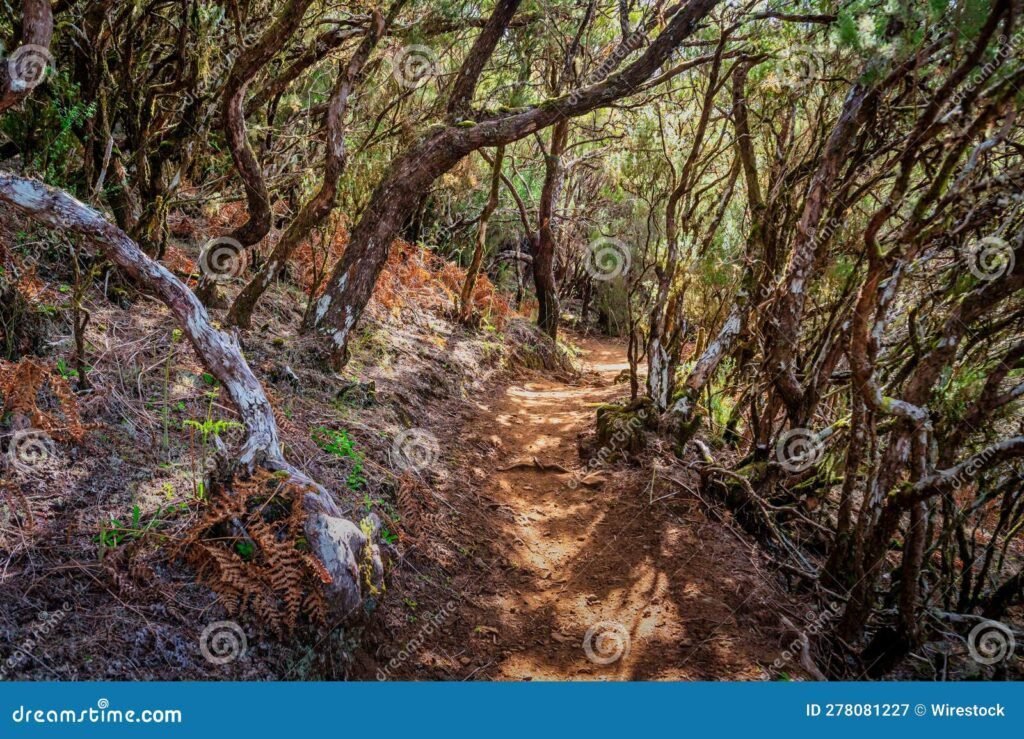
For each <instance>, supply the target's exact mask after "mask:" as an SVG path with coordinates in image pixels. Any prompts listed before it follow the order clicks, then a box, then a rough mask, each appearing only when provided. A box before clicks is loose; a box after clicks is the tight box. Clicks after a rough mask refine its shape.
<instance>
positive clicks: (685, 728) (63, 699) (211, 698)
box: [0, 682, 1024, 739]
mask: <svg viewBox="0 0 1024 739" xmlns="http://www.w3.org/2000/svg"><path fill="white" fill-rule="evenodd" d="M946 704H948V705H950V706H953V707H960V708H964V709H970V710H973V709H972V707H974V706H979V707H984V708H985V709H986V710H992V711H995V712H999V711H1001V712H1002V713H1003V714H1004V715H1002V716H999V715H995V716H990V717H988V716H987V717H982V716H971V715H961V716H956V715H950V716H946V717H939V716H936V715H934V710H935V709H934V708H933V707H934V706H940V705H946ZM809 706H816V708H811V707H809ZM837 706H838V708H837ZM846 706H850V708H846ZM50 710H53V711H61V710H63V711H66V712H75V715H76V720H77V717H79V716H81V717H82V718H83V719H84V722H82V723H69V722H64V723H60V724H54V723H39V722H37V721H36V720H35V719H36V718H37V717H39V716H40V714H36V713H35V712H36V711H43V712H44V713H43V714H41V715H42V717H43V718H48V717H47V715H46V713H45V712H46V711H50ZM90 710H91V711H92V712H91V714H90V713H89V712H90ZM144 710H149V711H180V712H181V722H180V723H138V722H136V723H126V722H124V718H123V717H124V716H125V715H126V712H127V711H135V718H136V721H138V719H139V717H140V716H141V712H142V711H144ZM0 711H2V713H0V737H8V736H12V737H13V736H19V737H20V736H92V735H102V736H107V737H116V736H160V737H176V736H182V737H206V736H211V737H212V736H216V737H221V738H222V739H248V737H262V736H269V735H271V734H279V735H282V736H302V734H301V733H300V732H303V733H304V732H309V731H317V732H327V733H326V734H323V735H324V736H329V737H332V738H333V737H338V738H339V739H340V738H341V737H350V736H351V737H359V739H363V738H364V737H374V736H379V737H386V738H387V739H391V738H392V737H393V738H394V739H405V738H406V737H414V738H418V737H422V736H445V737H474V739H475V738H478V737H484V738H490V737H505V736H508V737H516V738H517V739H532V738H533V737H547V736H550V737H558V739H571V738H573V737H585V738H586V739H590V738H591V737H606V736H607V737H615V738H616V739H634V737H645V736H646V735H649V734H655V733H656V734H658V735H659V736H666V737H676V736H680V737H682V736H695V735H703V736H704V737H709V738H711V737H713V738H714V739H718V737H722V736H727V737H731V736H736V737H744V738H745V739H752V738H754V737H765V738H766V739H767V738H769V737H774V736H780V735H783V736H786V737H787V738H788V737H800V736H806V737H814V738H815V739H821V738H822V737H828V738H829V739H831V738H832V737H844V736H850V737H856V738H857V739H877V737H879V736H893V737H900V739H906V738H907V737H910V736H918V735H921V736H926V737H928V739H933V738H934V737H943V736H950V737H958V739H962V738H963V737H964V736H965V735H967V734H965V732H970V731H977V730H982V731H986V732H988V731H997V732H999V734H998V736H1022V730H1024V683H982V682H976V683H895V682H887V683H459V684H452V683H386V684H385V683H0ZM112 712H121V713H120V714H117V713H112ZM922 712H923V715H921V714H922ZM829 713H838V715H832V716H830V715H828V714H829ZM954 713H955V711H954ZM865 714H867V715H865ZM876 714H889V715H876ZM59 715H60V714H50V716H49V717H59ZM70 715H71V713H66V714H65V716H66V717H68V716H70ZM116 716H121V717H122V722H120V723H119V722H115V721H114V720H113V718H114V717H116ZM167 716H171V717H173V714H168V715H167ZM150 717H151V718H152V714H150ZM165 717H166V716H165ZM920 731H925V732H927V733H926V734H923V735H922V734H917V733H916V732H920ZM781 732H785V733H784V734H782V733H781Z"/></svg>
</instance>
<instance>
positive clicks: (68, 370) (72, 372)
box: [57, 359, 78, 381]
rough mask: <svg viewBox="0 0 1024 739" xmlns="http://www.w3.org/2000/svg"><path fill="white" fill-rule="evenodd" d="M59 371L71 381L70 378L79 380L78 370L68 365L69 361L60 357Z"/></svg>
mask: <svg viewBox="0 0 1024 739" xmlns="http://www.w3.org/2000/svg"><path fill="white" fill-rule="evenodd" d="M57 372H58V373H59V374H60V376H61V377H63V378H64V379H65V380H69V381H70V380H77V379H78V370H76V369H74V368H72V367H70V366H68V363H67V361H65V360H64V359H58V360H57Z"/></svg>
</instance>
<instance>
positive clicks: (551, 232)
mask: <svg viewBox="0 0 1024 739" xmlns="http://www.w3.org/2000/svg"><path fill="white" fill-rule="evenodd" d="M568 138H569V121H567V120H561V121H559V122H558V123H556V124H555V126H554V128H552V129H551V148H550V150H549V151H548V153H547V156H545V157H544V187H543V188H542V189H541V195H540V210H539V221H540V228H539V229H538V238H537V241H536V250H535V251H534V253H533V283H534V286H535V287H536V289H537V303H538V308H537V326H539V327H540V330H541V331H543V332H544V333H546V334H547V335H548V336H550V337H551V338H552V339H555V338H557V337H558V314H559V305H558V285H557V284H556V281H555V249H556V246H557V244H556V242H555V229H554V224H553V223H552V220H553V218H554V217H555V208H556V207H557V204H558V196H559V194H560V193H561V190H562V175H563V170H562V152H564V151H565V145H566V142H567V141H568Z"/></svg>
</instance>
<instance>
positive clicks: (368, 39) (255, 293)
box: [227, 0, 406, 328]
mask: <svg viewBox="0 0 1024 739" xmlns="http://www.w3.org/2000/svg"><path fill="white" fill-rule="evenodd" d="M405 1H406V0H396V1H395V2H394V3H393V4H392V6H391V9H390V11H389V12H388V16H387V19H385V18H383V17H382V16H381V15H380V14H377V13H374V18H373V23H372V25H371V26H370V30H369V31H368V32H367V34H366V36H364V37H363V40H362V42H361V43H360V44H359V47H358V48H357V49H356V51H355V53H354V54H353V55H352V58H351V59H350V60H349V62H348V64H343V65H342V66H341V69H340V70H339V71H338V81H337V83H336V84H335V88H334V91H333V92H332V94H331V99H330V102H329V103H328V108H327V153H326V154H325V155H324V178H323V182H322V183H321V184H320V189H319V190H318V191H317V193H316V194H315V195H314V196H313V197H312V198H310V199H309V201H307V202H306V203H305V205H303V206H302V209H301V210H300V211H299V214H298V215H297V216H296V217H295V219H294V220H293V221H292V222H291V223H290V224H289V225H288V229H287V230H286V231H285V233H284V235H283V236H282V237H281V240H280V241H278V242H277V245H276V246H275V247H274V251H273V252H272V253H271V255H270V258H269V259H268V260H267V262H266V264H264V265H263V267H262V269H260V271H259V272H258V273H257V274H256V276H255V277H254V278H253V279H252V280H251V281H250V282H249V283H248V284H247V285H246V286H245V287H244V288H242V291H241V292H240V293H239V294H238V296H237V297H236V298H235V302H234V303H233V304H232V306H231V310H230V311H228V316H227V322H228V323H229V324H233V325H236V326H240V327H242V328H248V327H249V324H250V321H251V320H252V312H253V310H254V309H255V308H256V303H257V302H258V301H259V299H260V297H261V296H262V295H263V293H264V292H265V291H266V289H267V288H268V287H270V285H271V284H273V282H274V280H275V279H277V276H278V275H279V274H280V272H281V270H282V269H284V266H285V265H286V264H287V263H288V260H289V259H290V258H291V254H292V252H293V251H294V250H295V248H296V247H297V246H298V245H299V244H301V243H302V242H303V241H304V240H305V239H306V238H307V237H308V236H309V234H310V233H311V232H312V231H313V230H314V229H316V228H319V227H320V226H321V224H323V222H324V220H325V219H326V218H327V216H329V215H330V214H331V211H332V210H333V209H334V206H335V203H336V202H337V197H338V181H339V180H340V179H341V175H342V173H343V172H344V171H345V165H346V163H347V149H346V146H345V113H346V111H347V109H348V101H349V97H350V95H351V94H352V91H353V90H354V89H355V87H356V85H357V84H358V82H359V78H360V77H361V75H362V71H363V68H364V67H365V66H366V62H367V60H368V59H369V58H370V52H372V51H373V48H374V47H375V46H376V45H377V42H378V41H379V40H380V38H381V37H382V36H383V35H384V32H385V31H386V30H387V28H388V26H390V24H391V22H392V20H394V17H395V16H396V15H397V14H398V11H399V10H400V9H401V7H402V6H403V5H404V4H405Z"/></svg>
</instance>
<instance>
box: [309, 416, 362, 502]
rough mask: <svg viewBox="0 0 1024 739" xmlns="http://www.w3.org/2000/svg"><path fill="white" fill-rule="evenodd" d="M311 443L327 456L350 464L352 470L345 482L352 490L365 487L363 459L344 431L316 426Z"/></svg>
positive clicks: (353, 442)
mask: <svg viewBox="0 0 1024 739" xmlns="http://www.w3.org/2000/svg"><path fill="white" fill-rule="evenodd" d="M312 437H313V441H315V442H316V444H317V446H319V447H320V448H321V449H323V450H324V451H325V452H327V453H328V454H331V455H333V456H335V457H338V458H339V459H347V460H349V461H350V462H351V463H352V470H351V471H350V472H349V474H348V477H347V478H346V480H345V482H346V483H347V484H348V486H349V487H350V488H351V489H353V490H358V489H359V488H362V487H365V485H366V475H365V474H364V472H365V470H364V464H365V461H366V460H365V457H363V453H362V452H360V451H359V450H358V449H356V443H355V441H354V440H353V439H352V437H351V436H349V435H348V432H347V431H345V429H337V430H335V429H329V428H325V427H324V426H317V427H316V428H315V429H313V432H312Z"/></svg>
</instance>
